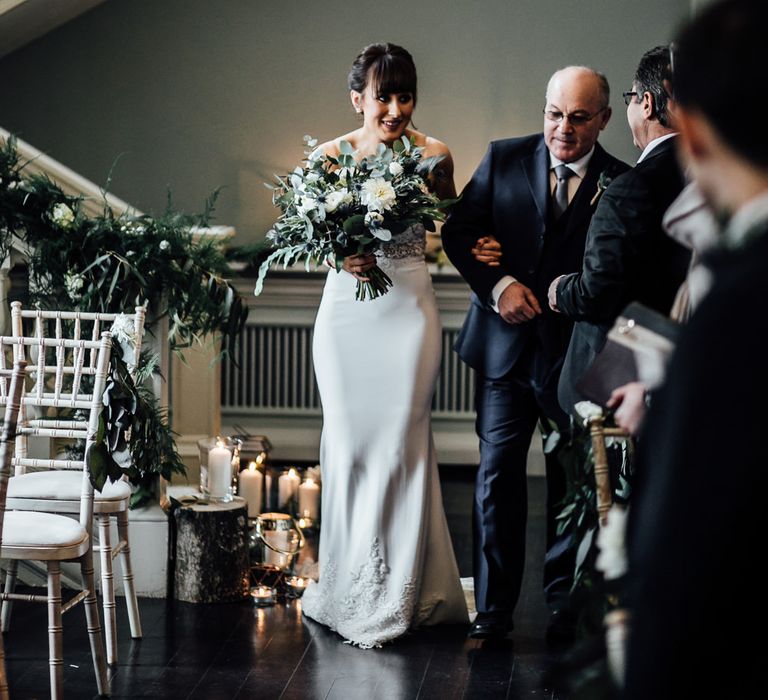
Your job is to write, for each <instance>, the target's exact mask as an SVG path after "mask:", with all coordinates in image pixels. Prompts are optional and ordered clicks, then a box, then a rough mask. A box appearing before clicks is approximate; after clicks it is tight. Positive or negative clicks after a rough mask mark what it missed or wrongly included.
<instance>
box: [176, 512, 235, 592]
mask: <svg viewBox="0 0 768 700" xmlns="http://www.w3.org/2000/svg"><path fill="white" fill-rule="evenodd" d="M173 517H174V520H175V526H176V557H175V571H174V581H173V584H174V585H173V588H174V596H175V598H176V600H182V601H185V602H187V603H225V602H234V601H239V600H243V599H244V598H247V597H248V587H249V562H248V511H247V505H246V502H245V500H244V499H242V498H235V499H234V500H233V501H231V502H229V503H211V504H208V505H202V504H195V505H189V506H182V507H180V508H177V509H176V510H175V511H174V514H173Z"/></svg>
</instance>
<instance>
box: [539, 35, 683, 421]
mask: <svg viewBox="0 0 768 700" xmlns="http://www.w3.org/2000/svg"><path fill="white" fill-rule="evenodd" d="M668 66H669V49H668V47H665V46H659V47H656V48H655V49H652V50H651V51H648V52H647V53H646V54H645V55H644V56H643V57H642V58H641V60H640V63H639V65H638V68H637V71H636V72H635V77H634V80H633V82H632V90H630V91H628V92H625V93H624V99H625V102H626V103H627V120H628V122H629V127H630V129H631V131H632V136H633V139H634V142H635V145H636V146H637V147H638V148H639V149H641V150H642V154H641V155H640V159H639V160H638V163H637V165H636V166H635V167H634V168H633V169H632V170H630V171H629V172H627V173H624V174H623V175H621V176H619V177H618V178H616V179H615V180H613V182H611V184H610V185H609V186H608V188H607V190H606V191H605V193H604V194H603V196H602V198H601V199H600V202H599V204H598V206H597V210H596V211H595V215H594V216H593V217H592V222H591V224H590V227H589V232H588V233H587V242H586V247H585V252H584V260H583V264H582V265H581V266H580V267H581V271H580V272H574V273H572V274H567V275H562V276H560V277H558V278H556V279H554V280H553V281H552V283H551V285H550V286H549V294H548V297H549V304H550V307H551V308H552V309H553V310H555V311H558V312H560V313H562V314H563V315H564V316H566V317H567V318H569V319H571V320H572V321H575V322H576V325H575V327H574V330H573V336H572V337H571V342H570V345H569V347H568V353H567V355H566V358H565V362H564V365H563V371H562V374H561V376H560V383H559V387H558V398H559V401H560V405H561V406H562V408H563V410H564V411H566V412H568V413H572V412H573V406H574V404H575V403H576V402H577V401H580V400H581V399H582V398H583V397H582V396H581V395H580V394H579V393H578V391H577V390H576V386H575V384H576V382H577V381H578V380H579V379H580V377H581V376H582V375H583V374H584V372H585V371H586V369H587V368H588V367H589V365H590V364H591V363H592V360H593V359H594V357H595V355H596V354H597V353H598V352H599V351H600V350H601V349H602V347H603V345H604V344H605V338H606V335H607V333H608V330H609V329H610V327H611V325H612V324H613V322H614V320H615V319H616V317H617V316H618V315H619V312H620V311H621V310H622V309H623V308H624V307H625V306H626V305H627V304H628V303H629V302H631V301H639V302H641V303H643V304H645V305H646V306H649V307H651V308H652V309H655V310H656V311H659V312H661V313H664V314H668V313H669V311H670V309H671V307H672V304H673V302H674V300H675V295H676V293H677V290H678V289H679V287H680V285H681V284H682V282H683V280H684V279H685V275H686V273H687V269H688V262H689V259H690V253H689V251H688V250H687V249H685V248H684V247H683V246H681V245H680V244H678V243H677V242H675V241H673V240H672V239H670V238H669V237H668V236H667V234H666V233H665V232H664V230H663V228H662V218H663V216H664V212H665V211H666V210H667V208H668V207H669V205H670V204H671V203H672V201H673V200H674V199H675V198H676V197H677V195H678V194H679V193H680V191H681V190H682V188H683V185H684V184H685V183H684V179H683V175H682V172H681V170H680V167H679V166H678V164H677V161H676V158H675V148H674V142H675V138H676V130H675V128H674V125H673V124H672V121H671V117H670V114H669V112H668V110H667V94H666V90H665V87H664V80H665V79H668V77H669V68H668Z"/></svg>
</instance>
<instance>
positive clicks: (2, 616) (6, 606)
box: [0, 559, 19, 632]
mask: <svg viewBox="0 0 768 700" xmlns="http://www.w3.org/2000/svg"><path fill="white" fill-rule="evenodd" d="M18 569H19V562H18V561H17V560H16V559H12V560H11V561H9V562H8V571H7V572H6V574H5V589H4V591H5V592H6V593H13V592H14V591H15V590H16V572H17V571H18ZM11 610H12V603H11V601H10V600H4V601H3V606H2V609H1V610H0V629H1V630H2V631H3V632H7V631H8V628H9V627H10V625H11Z"/></svg>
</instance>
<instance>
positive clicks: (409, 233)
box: [376, 224, 427, 267]
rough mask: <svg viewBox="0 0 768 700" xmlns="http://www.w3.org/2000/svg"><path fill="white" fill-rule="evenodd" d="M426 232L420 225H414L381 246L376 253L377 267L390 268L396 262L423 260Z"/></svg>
mask: <svg viewBox="0 0 768 700" xmlns="http://www.w3.org/2000/svg"><path fill="white" fill-rule="evenodd" d="M426 243H427V232H426V229H425V228H424V226H423V225H422V224H414V225H413V226H411V227H409V228H407V229H406V230H405V231H403V232H402V233H400V234H398V235H397V236H394V237H393V238H392V240H391V241H387V242H386V243H382V244H381V248H380V249H379V250H378V251H377V252H376V258H377V262H378V264H379V267H392V266H394V265H395V264H396V263H397V262H402V261H406V260H408V261H410V260H424V249H425V247H426Z"/></svg>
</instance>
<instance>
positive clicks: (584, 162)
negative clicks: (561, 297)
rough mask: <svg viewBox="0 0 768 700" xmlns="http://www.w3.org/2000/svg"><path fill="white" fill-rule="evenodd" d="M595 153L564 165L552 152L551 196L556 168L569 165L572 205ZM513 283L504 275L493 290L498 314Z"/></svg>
mask: <svg viewBox="0 0 768 700" xmlns="http://www.w3.org/2000/svg"><path fill="white" fill-rule="evenodd" d="M594 152H595V147H594V146H592V148H591V149H590V151H589V153H587V154H586V155H583V156H582V157H581V158H579V159H578V160H574V161H573V162H571V163H564V162H563V161H562V160H560V159H559V158H555V156H553V155H552V153H551V152H550V154H549V195H550V197H551V196H553V195H554V192H555V187H556V186H557V176H556V175H555V168H556V167H557V166H558V165H567V166H568V167H569V168H570V169H571V170H572V171H573V175H572V176H571V177H569V178H568V204H570V203H571V201H572V200H573V198H574V196H575V195H576V191H577V190H578V189H579V185H581V181H582V180H583V179H584V176H585V175H586V174H587V168H588V167H589V161H590V159H591V158H592V154H593V153H594ZM513 282H517V280H516V279H515V278H514V277H512V275H504V277H502V278H501V279H500V280H499V281H498V282H497V283H496V284H495V285H494V286H493V289H492V290H491V306H492V307H493V310H494V311H496V313H498V312H499V299H500V298H501V295H502V292H503V291H504V290H505V289H506V288H507V287H509V285H510V284H512V283H513Z"/></svg>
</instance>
